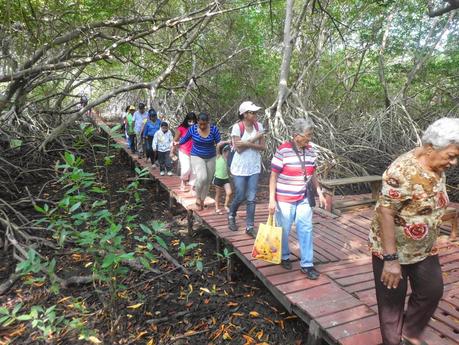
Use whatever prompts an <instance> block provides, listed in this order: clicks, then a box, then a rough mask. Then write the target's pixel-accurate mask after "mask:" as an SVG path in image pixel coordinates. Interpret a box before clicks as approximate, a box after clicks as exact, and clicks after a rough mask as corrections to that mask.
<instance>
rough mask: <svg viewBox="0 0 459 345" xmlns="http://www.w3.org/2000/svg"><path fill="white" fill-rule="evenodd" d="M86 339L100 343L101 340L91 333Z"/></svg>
mask: <svg viewBox="0 0 459 345" xmlns="http://www.w3.org/2000/svg"><path fill="white" fill-rule="evenodd" d="M88 340H89V341H90V342H91V343H93V344H102V342H101V341H100V340H99V339H98V338H96V337H95V336H93V335H91V336H90V337H89V338H88Z"/></svg>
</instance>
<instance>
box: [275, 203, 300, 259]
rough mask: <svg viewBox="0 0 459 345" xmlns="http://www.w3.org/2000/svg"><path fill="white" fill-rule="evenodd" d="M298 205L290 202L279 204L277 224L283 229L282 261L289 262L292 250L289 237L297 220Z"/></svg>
mask: <svg viewBox="0 0 459 345" xmlns="http://www.w3.org/2000/svg"><path fill="white" fill-rule="evenodd" d="M295 210H296V205H295V204H291V203H288V202H277V207H276V223H277V225H278V226H280V227H281V228H282V260H289V258H290V249H289V246H288V235H289V233H290V229H291V228H292V224H293V220H294V218H295Z"/></svg>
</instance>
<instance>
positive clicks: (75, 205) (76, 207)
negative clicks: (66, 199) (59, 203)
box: [69, 202, 81, 213]
mask: <svg viewBox="0 0 459 345" xmlns="http://www.w3.org/2000/svg"><path fill="white" fill-rule="evenodd" d="M80 206H81V202H77V203H76V204H74V205H73V206H72V207H70V210H69V212H70V213H72V212H73V211H76V210H77V209H78V208H79V207H80Z"/></svg>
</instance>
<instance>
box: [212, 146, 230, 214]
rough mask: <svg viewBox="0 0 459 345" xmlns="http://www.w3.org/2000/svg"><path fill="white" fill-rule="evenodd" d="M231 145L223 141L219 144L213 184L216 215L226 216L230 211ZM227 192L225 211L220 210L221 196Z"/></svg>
mask: <svg viewBox="0 0 459 345" xmlns="http://www.w3.org/2000/svg"><path fill="white" fill-rule="evenodd" d="M230 149H231V148H230V145H229V142H228V141H221V142H219V143H218V144H217V160H216V162H215V175H214V179H213V180H212V184H213V185H214V186H215V213H217V214H224V212H228V211H229V207H228V205H229V202H230V199H231V195H232V194H233V191H232V190H231V184H230V180H229V174H228V163H227V160H228V155H229V152H230ZM223 190H224V191H225V204H224V205H223V207H224V210H223V209H221V208H220V196H221V194H222V191H223Z"/></svg>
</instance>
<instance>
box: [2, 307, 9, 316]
mask: <svg viewBox="0 0 459 345" xmlns="http://www.w3.org/2000/svg"><path fill="white" fill-rule="evenodd" d="M0 314H2V315H9V314H10V311H9V310H8V308H6V307H0Z"/></svg>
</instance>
